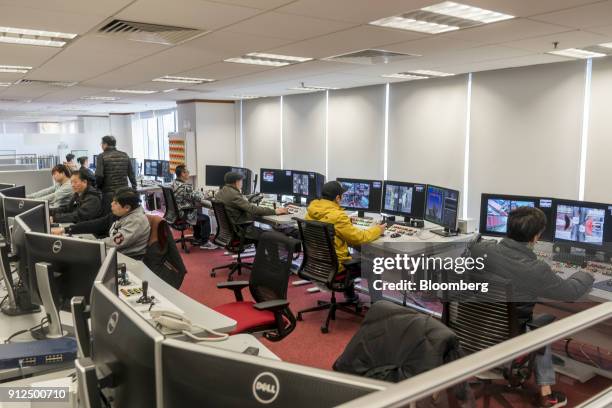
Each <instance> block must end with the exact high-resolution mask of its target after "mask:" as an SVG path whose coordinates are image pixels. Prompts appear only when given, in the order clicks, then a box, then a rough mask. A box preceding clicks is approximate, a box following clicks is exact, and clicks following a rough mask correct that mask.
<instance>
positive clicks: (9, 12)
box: [0, 6, 104, 34]
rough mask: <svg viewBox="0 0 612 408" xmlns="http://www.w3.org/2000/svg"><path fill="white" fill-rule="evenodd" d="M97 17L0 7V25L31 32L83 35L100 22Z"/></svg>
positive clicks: (35, 9)
mask: <svg viewBox="0 0 612 408" xmlns="http://www.w3.org/2000/svg"><path fill="white" fill-rule="evenodd" d="M103 19H104V18H103V17H102V16H99V15H83V14H76V13H70V12H55V11H48V10H41V9H40V8H25V7H13V6H1V7H0V25H1V26H8V27H17V28H29V29H33V30H45V31H60V32H64V33H74V34H84V33H86V32H87V31H89V30H91V29H92V28H93V27H95V26H96V25H98V24H99V23H101V22H102V20H103Z"/></svg>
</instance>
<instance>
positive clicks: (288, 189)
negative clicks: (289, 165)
mask: <svg viewBox="0 0 612 408" xmlns="http://www.w3.org/2000/svg"><path fill="white" fill-rule="evenodd" d="M292 174H293V173H292V171H291V170H283V169H260V170H259V192H260V193H263V194H277V195H283V194H285V195H292V194H293V175H292Z"/></svg>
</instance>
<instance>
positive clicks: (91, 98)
mask: <svg viewBox="0 0 612 408" xmlns="http://www.w3.org/2000/svg"><path fill="white" fill-rule="evenodd" d="M81 99H83V100H85V101H116V100H118V99H119V98H118V97H116V96H82V97H81Z"/></svg>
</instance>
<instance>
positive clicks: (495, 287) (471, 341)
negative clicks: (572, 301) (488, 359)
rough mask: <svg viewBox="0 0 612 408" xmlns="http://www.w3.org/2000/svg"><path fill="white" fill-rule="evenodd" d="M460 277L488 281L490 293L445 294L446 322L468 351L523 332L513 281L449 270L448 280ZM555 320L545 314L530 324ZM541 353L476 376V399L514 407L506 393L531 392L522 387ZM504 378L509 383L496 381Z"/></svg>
mask: <svg viewBox="0 0 612 408" xmlns="http://www.w3.org/2000/svg"><path fill="white" fill-rule="evenodd" d="M485 276H486V278H485ZM459 279H464V280H466V279H470V280H472V281H473V282H481V283H487V284H488V291H487V292H486V293H483V292H477V293H470V292H465V291H455V292H446V293H445V299H444V301H443V305H444V309H443V313H442V321H443V322H444V323H445V324H446V325H447V326H448V327H449V328H450V329H451V330H453V331H454V332H455V333H456V335H457V337H458V339H459V343H460V344H461V348H462V350H463V351H464V352H465V353H467V354H471V353H476V352H478V351H480V350H484V349H487V348H489V347H493V346H495V345H497V344H499V343H502V342H504V341H506V340H509V339H511V338H513V337H516V336H519V335H521V334H523V328H522V327H521V324H520V322H519V319H518V316H519V315H518V310H517V304H516V303H515V302H512V301H511V300H512V299H513V298H512V282H511V281H509V280H505V279H501V278H497V277H495V276H492V275H490V274H486V273H480V274H478V276H474V275H473V276H467V275H463V276H461V277H458V275H456V274H454V273H449V274H448V276H447V281H448V282H453V281H455V280H459ZM552 320H554V318H553V317H552V316H549V315H542V316H539V317H538V318H536V319H533V320H532V321H529V322H527V325H528V326H529V327H530V328H531V329H536V328H539V327H542V326H544V325H546V324H549V323H550V322H552ZM537 352H539V351H536V352H534V353H530V354H527V355H524V356H521V357H519V358H516V359H515V360H513V361H512V362H511V363H510V365H509V367H503V368H497V369H494V370H489V371H485V372H482V373H479V374H478V375H477V376H476V379H477V380H478V383H479V384H480V385H481V387H480V389H479V390H477V392H476V394H475V395H476V398H483V407H484V408H487V407H489V405H490V401H491V398H493V399H494V400H495V401H497V402H498V403H499V404H501V405H502V406H503V407H509V408H511V407H512V404H510V402H509V401H508V400H507V399H506V398H505V397H504V396H503V394H504V393H514V394H522V395H529V391H528V390H526V389H524V388H522V386H523V384H524V383H525V382H526V381H527V380H529V379H530V378H531V375H532V374H533V367H534V358H535V355H536V353H537ZM500 380H501V381H504V380H505V384H498V383H494V382H495V381H497V382H499V381H500ZM529 396H530V397H531V395H529Z"/></svg>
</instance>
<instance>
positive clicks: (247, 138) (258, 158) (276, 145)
mask: <svg viewBox="0 0 612 408" xmlns="http://www.w3.org/2000/svg"><path fill="white" fill-rule="evenodd" d="M280 102H281V98H265V99H255V100H249V101H245V102H243V104H242V120H243V125H242V126H243V127H242V133H243V136H242V137H243V140H244V147H243V148H244V166H245V167H248V168H249V169H251V170H252V171H253V172H254V173H255V174H259V169H260V168H261V167H264V168H273V169H280V168H282V167H283V165H282V163H281V138H280V135H281V131H280V128H281V120H280V112H281V111H280V106H281V104H280Z"/></svg>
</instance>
